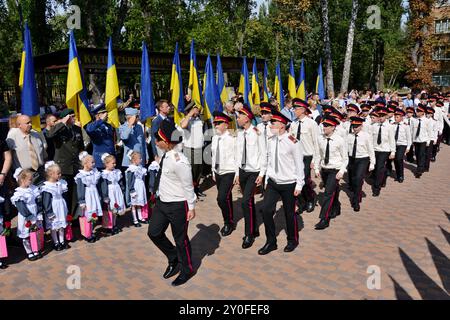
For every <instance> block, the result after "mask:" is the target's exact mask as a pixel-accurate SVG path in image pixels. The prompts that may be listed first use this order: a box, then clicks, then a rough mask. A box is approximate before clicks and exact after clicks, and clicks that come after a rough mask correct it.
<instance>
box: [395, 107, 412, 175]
mask: <svg viewBox="0 0 450 320" xmlns="http://www.w3.org/2000/svg"><path fill="white" fill-rule="evenodd" d="M405 115H406V112H405V111H403V110H402V109H399V108H398V109H397V110H395V115H394V117H395V122H394V123H393V124H392V126H393V128H394V139H395V144H396V150H395V159H394V166H395V175H396V180H397V181H398V182H400V183H403V181H404V180H405V175H404V171H405V170H404V163H403V162H404V160H405V154H407V153H408V152H409V150H410V148H411V145H412V139H411V127H410V126H409V125H407V124H405V122H404V120H403V117H404V116H405Z"/></svg>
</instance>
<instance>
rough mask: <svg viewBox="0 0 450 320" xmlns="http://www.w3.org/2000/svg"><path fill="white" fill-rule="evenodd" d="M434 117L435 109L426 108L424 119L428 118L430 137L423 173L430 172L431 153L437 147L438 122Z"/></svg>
mask: <svg viewBox="0 0 450 320" xmlns="http://www.w3.org/2000/svg"><path fill="white" fill-rule="evenodd" d="M434 116H435V109H434V108H433V107H430V106H428V107H427V114H426V117H427V118H428V121H429V122H430V127H431V129H430V130H431V135H430V145H429V146H427V148H426V149H425V154H426V157H425V172H428V171H430V162H431V159H432V158H433V152H434V148H435V147H436V146H437V143H438V142H437V141H438V137H439V122H438V120H436V119H435V118H434Z"/></svg>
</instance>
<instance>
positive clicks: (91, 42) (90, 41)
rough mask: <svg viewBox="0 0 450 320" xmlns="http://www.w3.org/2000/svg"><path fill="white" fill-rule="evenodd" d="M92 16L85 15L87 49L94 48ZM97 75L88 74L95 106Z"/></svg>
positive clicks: (98, 91) (99, 95) (98, 100)
mask: <svg viewBox="0 0 450 320" xmlns="http://www.w3.org/2000/svg"><path fill="white" fill-rule="evenodd" d="M90 6H91V2H89V4H88V8H89V9H90ZM92 18H93V17H92V15H90V14H87V15H86V25H87V34H88V39H87V47H88V48H95V47H96V45H95V30H94V24H93V21H92ZM96 82H97V75H95V74H89V86H88V88H87V89H88V91H91V92H92V102H93V103H94V104H97V103H99V102H100V97H101V93H100V90H99V88H98V87H97V83H96Z"/></svg>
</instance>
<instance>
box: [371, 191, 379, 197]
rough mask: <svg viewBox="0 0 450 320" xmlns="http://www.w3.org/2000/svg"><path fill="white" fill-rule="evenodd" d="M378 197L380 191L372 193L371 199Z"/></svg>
mask: <svg viewBox="0 0 450 320" xmlns="http://www.w3.org/2000/svg"><path fill="white" fill-rule="evenodd" d="M379 195H380V191H372V196H373V197H378V196H379Z"/></svg>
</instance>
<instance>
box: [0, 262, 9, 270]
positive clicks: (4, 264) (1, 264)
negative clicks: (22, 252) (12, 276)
mask: <svg viewBox="0 0 450 320" xmlns="http://www.w3.org/2000/svg"><path fill="white" fill-rule="evenodd" d="M6 268H8V265H7V264H6V263H2V262H0V269H6Z"/></svg>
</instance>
